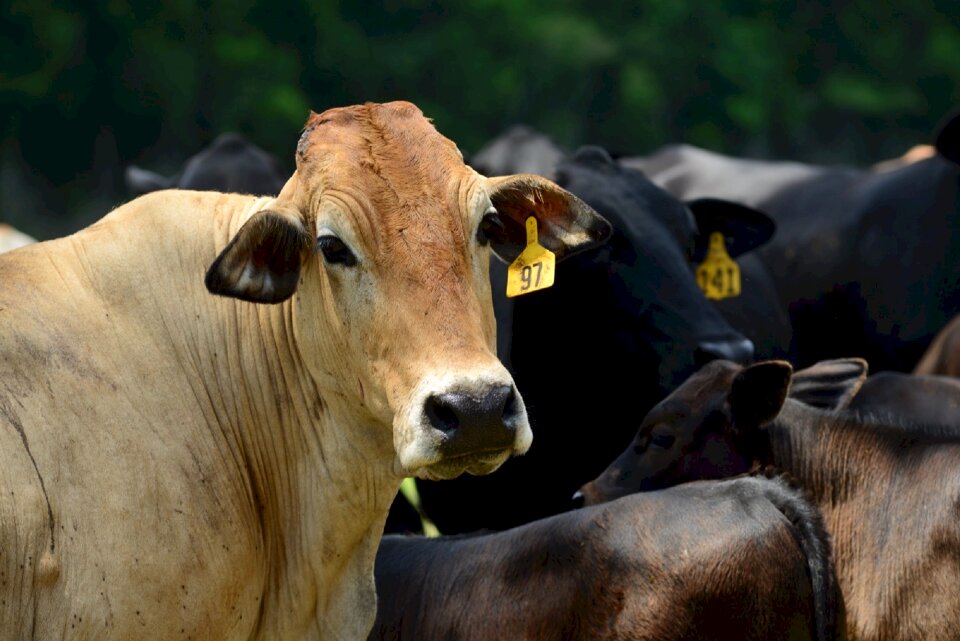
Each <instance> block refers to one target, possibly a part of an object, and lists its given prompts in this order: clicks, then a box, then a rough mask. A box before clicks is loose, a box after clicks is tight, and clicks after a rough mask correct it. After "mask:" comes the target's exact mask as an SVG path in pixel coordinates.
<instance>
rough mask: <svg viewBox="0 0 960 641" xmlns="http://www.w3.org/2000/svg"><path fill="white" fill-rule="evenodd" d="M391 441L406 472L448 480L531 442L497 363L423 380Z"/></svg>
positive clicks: (478, 471) (490, 467) (489, 467)
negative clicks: (495, 367)
mask: <svg viewBox="0 0 960 641" xmlns="http://www.w3.org/2000/svg"><path fill="white" fill-rule="evenodd" d="M394 439H395V445H396V448H397V454H398V457H399V462H400V466H401V467H402V468H403V473H404V474H406V475H413V476H418V477H420V478H424V479H430V480H439V479H450V478H454V477H456V476H459V475H460V474H463V473H464V472H466V473H468V474H474V475H482V474H489V473H490V472H492V471H494V470H495V469H497V468H498V467H500V466H501V465H502V464H503V463H504V461H506V460H507V459H508V458H509V457H510V456H512V455H514V454H523V453H524V452H526V451H527V449H529V447H530V443H531V442H532V441H533V433H532V432H531V430H530V423H529V421H528V419H527V412H526V408H525V407H524V405H523V400H522V399H521V398H520V394H519V393H518V392H517V389H516V386H515V385H514V384H513V379H512V378H510V375H509V374H508V373H507V371H506V370H505V369H503V368H502V366H501V367H500V368H499V369H498V370H493V371H488V372H484V373H482V374H480V375H476V376H473V377H465V376H462V375H459V376H451V377H443V378H440V379H433V380H425V381H423V382H422V383H421V384H420V385H419V386H418V389H417V392H416V393H415V394H414V395H413V400H412V403H411V405H410V407H409V409H408V411H407V412H405V413H404V414H403V415H399V416H398V417H397V422H396V423H395V424H394Z"/></svg>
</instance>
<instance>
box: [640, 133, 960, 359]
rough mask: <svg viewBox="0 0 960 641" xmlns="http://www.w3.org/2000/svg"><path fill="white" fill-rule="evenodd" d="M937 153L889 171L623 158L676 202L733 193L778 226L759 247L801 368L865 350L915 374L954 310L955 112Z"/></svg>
mask: <svg viewBox="0 0 960 641" xmlns="http://www.w3.org/2000/svg"><path fill="white" fill-rule="evenodd" d="M936 149H937V152H938V153H937V154H936V155H935V156H933V157H926V158H924V157H923V156H922V155H921V156H919V157H920V158H921V159H920V160H917V161H914V162H900V163H895V164H893V165H891V166H890V167H891V168H889V169H886V168H881V169H877V168H866V169H862V168H853V167H826V166H814V165H806V164H800V163H790V162H766V161H758V160H747V159H740V158H731V157H728V156H723V155H720V154H716V153H712V152H709V151H706V150H703V149H698V148H696V147H691V146H687V145H679V146H671V147H667V148H664V149H662V150H660V151H658V152H656V153H654V154H652V155H650V156H647V157H645V158H634V159H629V160H625V161H624V162H626V163H628V164H630V165H631V166H636V167H638V168H639V169H641V170H642V171H644V172H645V173H646V174H647V175H648V176H650V178H651V179H652V180H653V181H654V182H656V183H657V184H659V185H661V186H663V187H665V188H666V189H667V190H668V191H670V192H671V193H673V194H674V195H675V196H677V197H679V198H684V199H688V198H698V197H701V196H706V195H709V196H712V197H719V198H729V199H731V200H736V201H738V202H743V203H745V204H748V205H751V206H754V207H758V208H761V209H762V210H763V211H765V212H767V213H769V214H770V215H771V216H772V217H773V218H774V219H775V220H776V221H777V234H776V235H775V237H774V238H773V239H772V240H771V241H770V242H769V243H767V244H766V245H765V246H764V247H763V248H761V249H759V250H758V252H757V254H758V256H760V258H761V259H762V260H763V262H764V264H766V265H767V266H768V267H769V270H770V274H771V276H772V277H773V279H774V282H775V284H776V288H777V291H778V292H779V294H780V296H781V299H782V302H783V305H784V306H787V307H789V308H790V313H791V318H792V322H793V332H794V339H795V342H794V348H793V354H794V355H795V357H796V362H797V364H799V365H807V364H810V363H813V362H815V361H818V360H820V359H824V358H833V357H837V356H863V357H865V358H866V359H867V360H868V361H869V362H870V367H871V368H873V369H874V370H875V371H879V370H896V371H910V370H912V369H913V367H914V365H915V364H916V363H917V361H918V360H919V358H920V356H921V354H922V353H923V351H924V349H926V347H927V345H928V344H929V343H930V341H931V340H932V338H933V336H934V334H935V333H936V332H937V331H939V330H940V328H942V327H943V326H945V325H946V324H947V322H948V321H949V320H950V319H951V318H952V317H953V316H954V315H955V314H956V313H958V312H960V116H955V117H953V118H951V119H949V120H947V121H946V123H945V124H944V126H943V127H942V128H941V129H940V132H939V134H938V136H937V139H936Z"/></svg>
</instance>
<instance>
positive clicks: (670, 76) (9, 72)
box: [0, 0, 960, 237]
mask: <svg viewBox="0 0 960 641" xmlns="http://www.w3.org/2000/svg"><path fill="white" fill-rule="evenodd" d="M6 5H7V11H6V12H5V13H6V15H5V17H4V24H3V31H4V37H3V38H0V60H2V61H3V62H2V65H0V114H2V116H3V117H2V120H0V122H2V128H0V212H2V213H0V218H4V219H6V220H7V221H8V222H11V223H13V224H15V225H17V226H19V227H21V228H23V229H24V230H25V231H27V232H29V233H33V234H35V235H37V236H40V237H50V236H53V235H59V234H63V233H68V232H70V231H72V230H74V229H76V228H77V227H79V226H81V225H83V224H87V223H89V222H91V221H92V220H94V219H95V218H97V217H99V216H100V215H102V214H103V213H104V212H105V211H106V210H107V209H109V208H110V207H112V206H114V205H116V204H117V203H118V202H121V201H123V200H124V199H126V193H125V192H124V190H123V183H122V170H123V167H124V166H126V165H127V164H130V163H139V164H142V165H145V166H148V167H151V168H154V169H158V170H162V171H166V172H171V173H172V172H173V171H174V170H175V169H176V168H177V167H178V166H179V165H180V164H181V163H182V161H183V160H184V159H185V158H186V157H188V156H189V155H191V154H193V153H195V152H196V151H198V150H199V149H200V148H202V147H203V146H204V145H205V144H206V143H208V142H209V141H211V140H212V139H213V138H214V137H215V136H216V135H217V134H218V133H221V132H224V131H239V132H242V133H244V134H246V135H247V136H248V137H250V138H251V139H252V140H254V141H255V142H256V143H257V144H259V145H261V146H263V147H265V148H267V149H269V150H270V151H273V152H274V153H276V154H278V155H279V156H280V157H281V158H282V159H284V160H285V161H290V164H291V165H292V155H293V148H294V145H295V143H296V139H297V136H298V134H299V130H300V127H301V126H302V124H303V122H304V121H305V119H306V116H307V112H308V110H309V109H313V110H315V111H322V110H323V109H325V108H328V107H332V106H339V105H346V104H355V103H359V102H364V101H387V100H394V99H406V100H411V101H413V102H415V103H417V104H418V105H419V106H420V107H421V108H422V109H423V111H424V112H425V113H426V114H427V115H428V116H430V117H432V118H433V119H434V121H435V122H436V124H437V126H438V128H439V129H440V131H441V132H443V133H444V134H445V135H447V136H448V137H450V138H452V139H453V140H455V141H456V142H457V143H458V144H459V145H460V146H461V148H462V149H464V150H465V151H467V152H469V151H473V150H476V149H477V148H479V147H480V146H481V145H482V144H483V143H484V142H486V141H487V140H489V139H490V138H492V137H494V136H495V135H497V134H498V133H500V132H501V131H502V130H503V129H504V128H506V127H507V126H509V125H511V124H514V123H518V122H523V123H526V124H529V125H532V126H534V127H536V128H539V129H541V130H543V131H545V132H547V133H549V134H550V135H552V136H553V137H554V138H555V139H556V140H557V141H558V142H559V143H560V144H562V145H563V146H566V147H568V148H573V147H575V146H577V145H579V144H582V143H596V144H601V145H604V146H607V147H608V148H610V149H611V150H613V151H615V152H618V153H624V154H642V153H645V152H648V151H651V150H652V149H654V148H656V147H657V146H659V145H662V144H664V143H669V142H678V141H683V142H689V143H693V144H698V145H702V146H706V147H710V148H713V149H717V150H720V151H725V152H729V153H735V154H742V155H751V156H757V157H780V158H794V159H802V160H809V161H822V162H846V163H870V162H874V161H876V160H880V159H882V158H886V157H889V156H895V155H898V154H899V153H901V152H902V151H904V150H905V149H906V148H907V147H909V146H910V145H912V144H915V143H919V142H926V141H929V140H930V139H931V136H932V134H933V132H934V130H935V129H936V124H937V123H938V122H939V121H940V120H941V119H942V118H943V117H945V116H946V115H947V114H948V113H951V112H952V111H953V109H954V108H955V107H956V106H957V105H958V104H960V95H958V87H960V64H958V61H960V20H958V19H960V4H958V2H956V1H954V0H950V1H948V0H932V1H929V2H906V1H903V0H901V1H898V2H895V3H878V2H875V1H873V0H870V1H867V0H842V1H835V2H832V3H831V2H806V1H800V2H775V1H773V0H726V1H724V2H722V3H721V2H716V3H709V2H707V3H704V2H691V1H689V0H687V1H681V0H646V1H643V2H633V3H597V2H586V1H584V0H552V1H549V2H548V1H544V0H463V1H461V2H445V3H440V2H433V1H430V0H413V1H408V2H399V1H397V0H380V1H379V2H373V1H351V2H346V1H343V2H338V1H336V0H321V1H316V0H315V1H312V2H311V1H307V0H289V1H286V2H277V1H276V0H274V1H272V2H271V1H266V0H231V1H230V2H226V1H224V0H164V1H163V2H159V1H157V0H148V1H138V2H136V3H128V2H125V1H124V0H92V1H91V2H87V3H83V8H82V9H81V8H80V7H79V6H75V5H73V4H70V3H64V2H58V1H56V0H9V1H8V2H7V3H6Z"/></svg>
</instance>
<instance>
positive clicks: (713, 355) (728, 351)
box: [694, 338, 753, 366]
mask: <svg viewBox="0 0 960 641" xmlns="http://www.w3.org/2000/svg"><path fill="white" fill-rule="evenodd" d="M694 360H695V361H696V363H697V366H701V365H706V364H707V363H709V362H710V361H715V360H726V361H734V362H735V363H742V364H747V363H749V362H751V361H752V360H753V341H751V340H750V339H747V338H741V339H738V340H729V341H703V342H702V343H700V345H699V346H697V349H696V352H695V353H694Z"/></svg>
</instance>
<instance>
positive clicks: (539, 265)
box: [507, 216, 557, 298]
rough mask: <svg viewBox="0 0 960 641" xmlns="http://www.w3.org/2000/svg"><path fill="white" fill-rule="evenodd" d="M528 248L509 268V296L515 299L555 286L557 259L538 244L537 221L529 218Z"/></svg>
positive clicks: (527, 224)
mask: <svg viewBox="0 0 960 641" xmlns="http://www.w3.org/2000/svg"><path fill="white" fill-rule="evenodd" d="M526 226H527V247H526V249H524V250H523V251H522V252H521V253H520V255H519V256H517V259H516V260H515V261H513V263H511V264H510V267H508V268H507V296H508V297H509V298H513V297H514V296H520V295H521V294H529V293H530V292H535V291H537V290H538V289H546V288H547V287H550V286H551V285H553V272H554V266H555V265H556V262H557V259H556V256H554V254H553V252H552V251H550V250H549V249H547V248H546V247H544V246H543V245H541V244H540V243H539V242H537V219H536V218H534V217H533V216H530V217H528V218H527V222H526Z"/></svg>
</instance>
